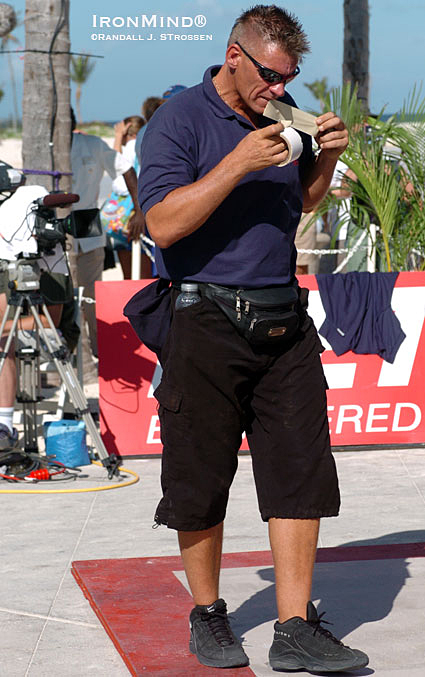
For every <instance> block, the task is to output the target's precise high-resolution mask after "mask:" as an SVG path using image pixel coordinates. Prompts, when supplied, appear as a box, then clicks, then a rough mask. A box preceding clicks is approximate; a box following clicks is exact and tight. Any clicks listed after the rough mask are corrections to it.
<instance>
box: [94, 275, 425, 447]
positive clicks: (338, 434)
mask: <svg viewBox="0 0 425 677" xmlns="http://www.w3.org/2000/svg"><path fill="white" fill-rule="evenodd" d="M147 283H149V281H147V282H145V281H134V280H131V281H130V280H127V281H123V282H98V283H96V309H97V317H98V340H99V404H100V413H101V434H102V437H103V440H104V442H105V445H106V448H107V449H108V451H109V452H110V453H111V452H116V453H117V452H119V453H120V454H121V455H122V456H136V455H148V454H159V453H161V441H160V431H159V422H158V415H157V410H156V400H155V398H154V397H153V391H154V389H155V387H156V385H157V384H158V383H159V381H160V378H161V368H160V366H159V364H158V363H157V360H156V356H155V355H154V354H153V353H152V352H151V351H150V350H148V349H147V348H146V347H145V346H144V345H142V344H141V343H140V341H139V340H138V338H137V336H136V335H135V333H134V332H133V330H132V328H131V326H130V324H129V323H128V320H127V319H126V318H125V317H124V316H123V314H122V309H123V307H124V305H125V304H126V302H127V301H128V300H129V298H130V297H131V296H132V295H133V294H134V293H135V292H136V291H138V290H139V289H140V288H141V287H142V286H144V285H145V284H147ZM300 284H301V285H302V286H305V287H308V288H309V289H310V304H309V312H310V315H311V316H312V317H313V319H314V322H315V324H316V326H317V327H318V328H320V326H321V324H322V322H323V321H324V319H325V313H324V310H323V306H322V303H321V300H320V294H319V291H318V287H317V282H316V278H315V277H314V276H313V275H306V276H303V277H302V278H300ZM391 305H392V308H393V310H394V312H395V313H396V315H397V317H398V319H399V320H400V323H401V326H402V328H403V331H404V333H405V334H406V339H405V340H404V341H403V343H402V344H401V347H400V349H399V351H398V353H397V356H396V359H395V361H394V363H393V364H389V363H388V362H385V361H384V360H382V359H381V358H380V357H378V356H377V355H356V354H354V353H352V352H348V353H345V354H344V355H342V356H340V357H337V356H336V355H335V353H334V352H333V351H332V350H331V347H330V346H329V345H328V344H327V343H326V341H325V340H324V339H323V338H322V342H323V345H324V346H325V348H326V350H325V352H324V353H323V355H322V362H323V366H324V370H325V374H326V378H327V380H328V384H329V391H328V415H329V424H330V430H331V441H332V445H333V446H352V445H375V444H383V445H388V444H398V445H400V446H402V445H404V444H419V443H423V442H425V420H424V412H425V388H424V382H425V330H424V317H425V273H400V275H399V276H398V278H397V283H396V286H395V288H394V292H393V297H392V304H391ZM242 448H243V449H247V445H246V441H244V444H243V446H242Z"/></svg>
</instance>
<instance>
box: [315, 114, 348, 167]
mask: <svg viewBox="0 0 425 677" xmlns="http://www.w3.org/2000/svg"><path fill="white" fill-rule="evenodd" d="M316 122H317V126H318V127H319V133H318V134H317V136H316V141H317V143H318V145H319V148H320V150H321V152H324V151H326V154H329V155H330V156H331V155H332V156H334V157H339V156H340V155H341V154H342V153H343V152H344V151H345V149H346V148H347V146H348V130H347V128H346V126H345V124H344V123H343V121H342V120H341V118H339V117H338V116H337V115H335V113H332V112H331V111H330V112H329V113H324V114H323V115H321V116H320V117H318V118H316Z"/></svg>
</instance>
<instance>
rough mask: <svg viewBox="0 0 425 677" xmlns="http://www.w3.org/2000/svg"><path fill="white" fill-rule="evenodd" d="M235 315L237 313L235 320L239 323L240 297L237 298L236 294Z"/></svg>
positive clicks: (240, 316) (240, 314)
mask: <svg viewBox="0 0 425 677" xmlns="http://www.w3.org/2000/svg"><path fill="white" fill-rule="evenodd" d="M236 313H237V320H238V322H240V321H241V319H242V313H241V297H240V296H238V294H237V293H236Z"/></svg>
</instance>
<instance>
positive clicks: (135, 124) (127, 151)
mask: <svg viewBox="0 0 425 677" xmlns="http://www.w3.org/2000/svg"><path fill="white" fill-rule="evenodd" d="M144 125H145V120H144V118H142V117H140V116H139V115H131V116H129V117H126V118H124V119H123V120H120V122H117V124H116V125H115V127H114V131H115V138H114V149H115V150H116V151H118V153H121V154H122V155H123V157H125V159H126V160H128V162H130V163H131V165H132V166H133V167H134V170H135V172H136V174H138V173H139V163H138V160H137V157H136V151H135V145H136V137H137V134H138V132H139V131H140V130H141V129H143V127H144ZM112 191H113V194H114V198H115V199H118V204H120V202H121V205H122V207H123V208H124V209H125V213H124V217H125V220H127V218H128V215H129V214H128V212H129V210H130V209H131V210H133V209H134V205H133V202H132V201H130V200H129V199H126V198H128V197H129V191H128V188H127V185H126V183H125V180H124V177H123V176H117V177H116V178H115V179H114V180H113V182H112ZM130 202H131V203H130ZM102 211H103V209H102ZM125 225H126V223H125ZM142 232H143V231H142ZM111 243H112V247H113V249H114V250H115V251H116V252H117V255H118V259H119V262H120V265H121V269H122V273H123V277H124V280H130V279H131V258H132V255H131V250H132V243H131V240H130V241H127V242H126V243H124V242H121V240H115V239H114V238H113V237H111ZM149 277H152V266H151V261H150V259H149V258H148V256H147V255H146V254H142V258H141V270H140V278H141V279H145V278H149Z"/></svg>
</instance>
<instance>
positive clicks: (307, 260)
mask: <svg viewBox="0 0 425 677" xmlns="http://www.w3.org/2000/svg"><path fill="white" fill-rule="evenodd" d="M311 218H312V214H311V213H310V214H303V215H302V217H301V221H300V223H299V225H298V228H297V232H296V233H295V247H296V249H297V267H296V270H295V274H296V275H308V274H309V273H313V272H314V270H313V268H314V263H315V259H316V256H315V254H311V253H308V252H303V251H298V250H300V249H316V222H315V221H314V222H313V223H310V225H309V226H308V228H307V224H308V223H309V222H310V221H311Z"/></svg>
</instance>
